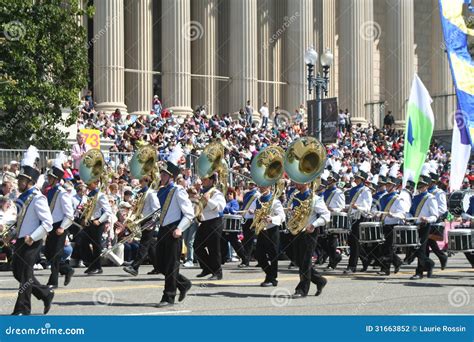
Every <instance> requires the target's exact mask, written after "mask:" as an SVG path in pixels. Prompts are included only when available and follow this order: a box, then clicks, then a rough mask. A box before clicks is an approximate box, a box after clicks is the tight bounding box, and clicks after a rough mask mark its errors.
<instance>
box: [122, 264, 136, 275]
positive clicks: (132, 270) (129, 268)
mask: <svg viewBox="0 0 474 342" xmlns="http://www.w3.org/2000/svg"><path fill="white" fill-rule="evenodd" d="M123 270H124V271H125V272H127V273H129V274H131V275H132V276H134V277H136V276H137V275H138V271H137V270H136V269H134V268H133V267H132V266H125V267H124V268H123Z"/></svg>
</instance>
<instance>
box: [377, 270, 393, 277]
mask: <svg viewBox="0 0 474 342" xmlns="http://www.w3.org/2000/svg"><path fill="white" fill-rule="evenodd" d="M377 274H378V275H380V276H389V275H390V272H389V271H382V270H381V271H378V272H377Z"/></svg>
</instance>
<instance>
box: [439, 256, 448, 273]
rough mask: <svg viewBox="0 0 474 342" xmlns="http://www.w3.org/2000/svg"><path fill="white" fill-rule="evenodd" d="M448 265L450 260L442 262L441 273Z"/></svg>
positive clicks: (446, 259)
mask: <svg viewBox="0 0 474 342" xmlns="http://www.w3.org/2000/svg"><path fill="white" fill-rule="evenodd" d="M447 264H448V258H445V259H443V260H441V271H443V270H444V269H445V268H446V265H447Z"/></svg>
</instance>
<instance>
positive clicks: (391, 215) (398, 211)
mask: <svg viewBox="0 0 474 342" xmlns="http://www.w3.org/2000/svg"><path fill="white" fill-rule="evenodd" d="M400 183H401V179H399V178H394V177H388V178H387V180H386V188H387V193H386V194H385V195H383V196H382V197H381V198H380V200H379V205H380V210H381V211H383V212H385V213H387V214H384V215H383V218H382V224H383V228H382V229H383V234H384V237H385V241H384V243H383V245H382V257H381V263H382V269H381V270H380V272H379V273H378V274H379V275H390V265H391V264H393V266H394V267H395V271H394V273H395V274H396V273H398V271H399V270H400V266H401V265H402V260H401V259H400V257H399V256H398V255H397V254H396V253H395V251H394V249H393V227H395V226H396V225H399V224H402V223H403V219H404V218H405V214H406V211H405V208H404V206H403V199H402V198H401V197H400V195H399V194H398V192H397V191H396V189H397V186H399V185H400Z"/></svg>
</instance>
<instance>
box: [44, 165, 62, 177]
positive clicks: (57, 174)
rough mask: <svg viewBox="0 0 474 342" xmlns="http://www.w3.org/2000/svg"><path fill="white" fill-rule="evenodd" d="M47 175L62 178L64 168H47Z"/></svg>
mask: <svg viewBox="0 0 474 342" xmlns="http://www.w3.org/2000/svg"><path fill="white" fill-rule="evenodd" d="M48 176H51V177H54V178H56V179H62V178H63V176H64V170H61V169H60V168H58V167H56V166H53V167H52V168H51V170H49V172H48Z"/></svg>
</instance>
